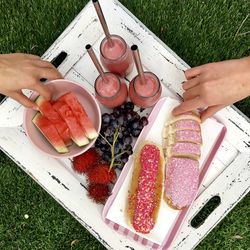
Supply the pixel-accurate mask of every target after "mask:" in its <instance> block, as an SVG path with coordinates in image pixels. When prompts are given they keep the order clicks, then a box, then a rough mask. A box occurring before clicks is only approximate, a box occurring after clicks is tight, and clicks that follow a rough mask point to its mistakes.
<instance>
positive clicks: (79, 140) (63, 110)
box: [53, 101, 89, 147]
mask: <svg viewBox="0 0 250 250" xmlns="http://www.w3.org/2000/svg"><path fill="white" fill-rule="evenodd" d="M53 108H54V109H55V110H56V111H57V112H58V114H59V115H60V116H61V118H62V119H63V120H64V121H65V122H66V124H67V126H68V127H69V130H70V134H71V138H72V140H73V141H74V142H75V143H76V145H78V146H79V147H81V146H84V145H86V144H88V143H89V140H88V138H87V137H86V136H85V133H84V131H83V129H82V128H81V126H80V124H79V123H78V121H77V119H76V117H75V116H74V114H73V112H72V111H71V109H70V107H69V106H68V105H67V104H66V103H65V102H62V101H56V102H55V103H54V104H53Z"/></svg>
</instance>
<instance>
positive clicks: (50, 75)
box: [38, 68, 63, 80]
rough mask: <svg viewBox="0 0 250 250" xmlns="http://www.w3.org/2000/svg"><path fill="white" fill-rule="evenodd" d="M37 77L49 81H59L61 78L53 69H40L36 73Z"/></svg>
mask: <svg viewBox="0 0 250 250" xmlns="http://www.w3.org/2000/svg"><path fill="white" fill-rule="evenodd" d="M38 77H39V79H41V78H46V79H49V80H55V79H61V78H63V77H62V75H61V73H60V72H59V71H58V70H57V69H55V68H51V69H48V68H40V69H39V71H38Z"/></svg>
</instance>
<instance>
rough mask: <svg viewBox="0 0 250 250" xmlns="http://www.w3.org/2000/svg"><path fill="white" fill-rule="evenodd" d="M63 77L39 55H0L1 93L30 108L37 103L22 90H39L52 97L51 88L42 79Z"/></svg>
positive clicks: (47, 96) (45, 95)
mask: <svg viewBox="0 0 250 250" xmlns="http://www.w3.org/2000/svg"><path fill="white" fill-rule="evenodd" d="M42 78H46V79H49V80H54V79H58V78H62V76H61V74H60V73H59V72H58V71H57V69H56V68H55V67H54V66H53V65H52V64H51V63H50V62H47V61H44V60H42V59H41V58H40V57H39V56H35V55H30V54H21V53H15V54H2V55H0V93H1V94H4V95H6V96H9V97H11V98H13V99H15V100H16V101H18V102H19V103H21V104H22V105H24V106H26V107H28V108H34V109H37V107H36V104H35V103H34V102H32V101H31V100H30V99H29V98H28V97H26V96H25V95H24V94H23V92H22V90H23V89H30V90H34V91H36V92H38V93H39V94H40V95H42V96H43V97H44V98H46V99H50V98H51V93H50V90H49V89H48V87H47V86H45V85H43V84H42V83H41V81H40V79H42Z"/></svg>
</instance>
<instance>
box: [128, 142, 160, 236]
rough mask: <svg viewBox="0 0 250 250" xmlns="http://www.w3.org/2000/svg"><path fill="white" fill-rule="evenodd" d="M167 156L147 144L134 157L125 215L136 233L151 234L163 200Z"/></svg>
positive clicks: (157, 147) (156, 147)
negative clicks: (165, 157)
mask: <svg viewBox="0 0 250 250" xmlns="http://www.w3.org/2000/svg"><path fill="white" fill-rule="evenodd" d="M163 167H164V157H163V153H162V150H161V148H160V147H159V146H157V145H156V144H154V143H152V142H145V143H144V144H143V146H142V147H140V149H139V150H138V151H137V153H136V154H135V158H134V164H133V174H132V180H131V185H130V189H129V194H128V202H127V209H126V214H127V218H128V222H129V224H130V225H131V226H132V227H133V228H134V229H135V231H137V232H139V233H143V234H147V233H149V232H150V231H151V230H152V229H153V227H154V225H155V223H156V220H157V215H158V210H159V207H160V202H161V199H162V190H163V175H164V169H163Z"/></svg>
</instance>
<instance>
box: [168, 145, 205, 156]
mask: <svg viewBox="0 0 250 250" xmlns="http://www.w3.org/2000/svg"><path fill="white" fill-rule="evenodd" d="M200 153H201V152H200V145H199V144H195V143H191V142H177V143H176V144H174V145H173V147H172V149H171V155H172V156H177V155H193V156H199V155H200Z"/></svg>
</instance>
